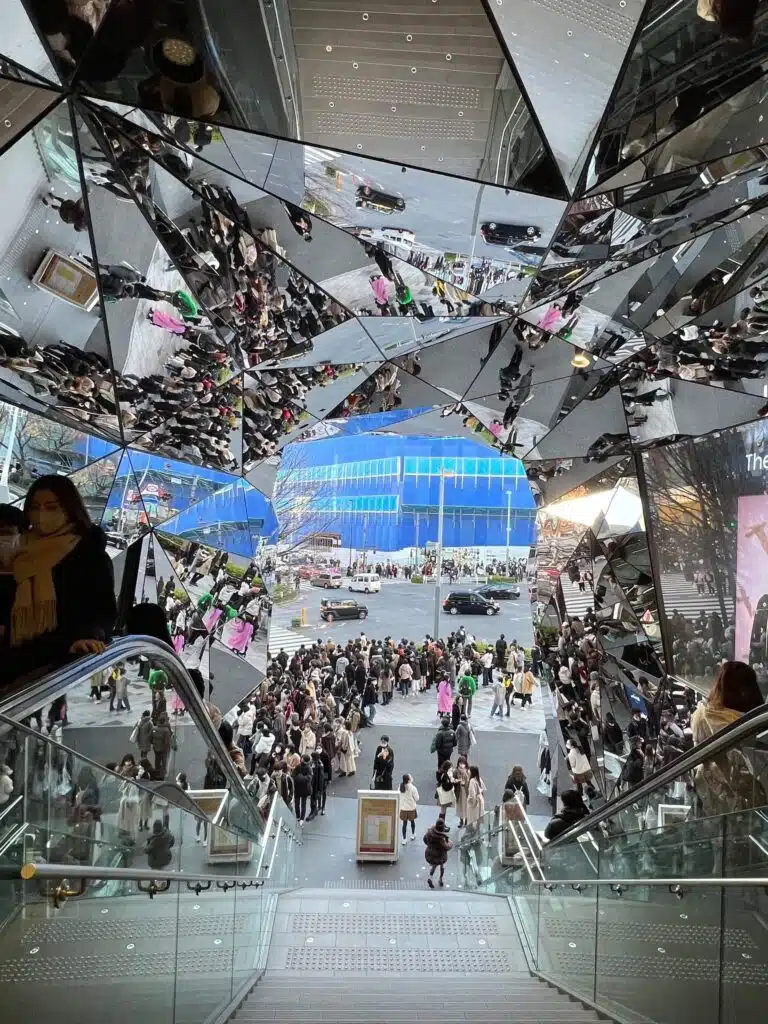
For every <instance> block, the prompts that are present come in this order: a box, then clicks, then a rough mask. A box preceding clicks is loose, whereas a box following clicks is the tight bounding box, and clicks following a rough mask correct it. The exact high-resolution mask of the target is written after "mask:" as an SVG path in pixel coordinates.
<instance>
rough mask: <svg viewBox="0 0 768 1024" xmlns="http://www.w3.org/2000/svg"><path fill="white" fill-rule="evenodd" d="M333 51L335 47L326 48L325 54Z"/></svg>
mask: <svg viewBox="0 0 768 1024" xmlns="http://www.w3.org/2000/svg"><path fill="white" fill-rule="evenodd" d="M332 50H333V47H332V46H326V48H325V52H326V53H331V52H332Z"/></svg>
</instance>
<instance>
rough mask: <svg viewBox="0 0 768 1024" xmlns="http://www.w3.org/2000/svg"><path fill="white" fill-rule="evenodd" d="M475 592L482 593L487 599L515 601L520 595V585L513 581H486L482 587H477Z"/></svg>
mask: <svg viewBox="0 0 768 1024" xmlns="http://www.w3.org/2000/svg"><path fill="white" fill-rule="evenodd" d="M475 593H476V594H482V595H483V597H487V598H488V600H489V601H515V600H517V598H518V597H520V587H516V586H515V584H514V583H486V585H485V586H484V587H478V588H477V590H476V591H475Z"/></svg>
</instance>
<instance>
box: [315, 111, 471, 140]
mask: <svg viewBox="0 0 768 1024" xmlns="http://www.w3.org/2000/svg"><path fill="white" fill-rule="evenodd" d="M314 131H316V132H327V133H329V134H332V135H384V136H393V137H396V138H405V137H410V136H419V137H420V138H422V139H463V140H464V141H471V140H473V139H474V138H475V124H474V121H473V120H472V119H471V118H466V117H465V118H464V119H463V120H460V119H458V118H453V117H451V118H446V119H445V120H444V121H443V120H442V119H438V118H429V117H372V116H371V115H370V114H357V113H343V112H341V113H338V114H337V113H335V112H334V111H332V110H331V111H326V112H323V113H319V114H316V115H315V118H314Z"/></svg>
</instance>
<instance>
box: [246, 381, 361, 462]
mask: <svg viewBox="0 0 768 1024" xmlns="http://www.w3.org/2000/svg"><path fill="white" fill-rule="evenodd" d="M358 369H359V367H358V366H357V365H356V364H354V363H352V364H345V365H341V366H333V365H331V364H330V363H325V364H322V365H317V366H301V367H296V368H295V369H291V370H282V369H281V370H261V371H259V372H258V374H246V376H245V379H244V390H243V424H244V426H243V465H244V468H246V469H248V468H249V467H250V465H251V464H252V463H253V462H255V461H256V460H257V459H262V458H267V457H268V456H270V455H274V454H275V453H276V452H277V451H278V449H279V448H280V439H281V437H283V436H285V435H287V434H289V433H290V432H291V431H293V430H294V429H295V428H296V427H297V426H298V425H299V424H300V422H301V420H302V417H304V416H305V414H306V410H307V394H308V392H309V391H311V390H312V389H315V388H323V387H326V386H327V385H328V384H330V383H331V382H332V381H334V380H337V379H338V377H339V376H341V375H342V374H346V373H354V372H356V371H357V370H358ZM339 415H340V414H339Z"/></svg>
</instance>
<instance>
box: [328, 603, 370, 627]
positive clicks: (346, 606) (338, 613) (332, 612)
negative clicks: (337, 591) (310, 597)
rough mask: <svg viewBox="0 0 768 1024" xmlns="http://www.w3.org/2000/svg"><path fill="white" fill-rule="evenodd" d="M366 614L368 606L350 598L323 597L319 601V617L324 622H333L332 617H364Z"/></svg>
mask: <svg viewBox="0 0 768 1024" xmlns="http://www.w3.org/2000/svg"><path fill="white" fill-rule="evenodd" d="M367 616H368V608H367V607H366V606H365V605H364V604H358V603H357V601H353V600H352V599H351V598H347V599H346V600H343V599H342V600H336V599H335V598H330V599H329V598H327V597H324V598H323V600H322V601H321V602H320V618H321V619H325V621H326V622H333V621H334V619H365V618H367Z"/></svg>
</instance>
